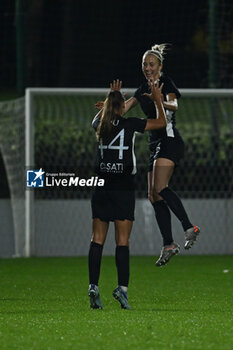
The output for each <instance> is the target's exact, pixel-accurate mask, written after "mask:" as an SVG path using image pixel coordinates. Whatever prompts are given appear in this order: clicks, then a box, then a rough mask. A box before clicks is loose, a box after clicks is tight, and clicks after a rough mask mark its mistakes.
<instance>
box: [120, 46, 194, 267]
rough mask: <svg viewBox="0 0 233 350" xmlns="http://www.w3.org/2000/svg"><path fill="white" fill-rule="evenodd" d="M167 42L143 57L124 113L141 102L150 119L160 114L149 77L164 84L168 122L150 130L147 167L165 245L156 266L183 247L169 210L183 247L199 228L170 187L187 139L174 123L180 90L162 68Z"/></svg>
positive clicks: (164, 102)
mask: <svg viewBox="0 0 233 350" xmlns="http://www.w3.org/2000/svg"><path fill="white" fill-rule="evenodd" d="M166 48H167V44H160V45H154V46H152V48H151V50H147V51H146V52H145V53H144V55H143V57H142V71H143V74H144V76H145V78H146V82H145V83H143V84H142V85H141V86H140V87H139V88H138V89H137V90H136V92H135V94H134V96H133V97H131V98H130V99H129V100H128V101H126V106H125V113H127V111H129V110H130V109H131V108H133V107H134V106H136V105H137V103H140V106H141V108H142V110H143V112H144V113H145V115H146V116H147V120H151V118H152V119H154V118H157V112H156V109H155V108H154V105H153V103H151V100H150V99H149V98H148V96H147V95H146V94H147V93H149V92H150V85H151V84H150V81H151V79H154V81H155V82H156V83H159V86H160V87H161V85H162V84H163V87H162V97H163V106H164V108H165V111H166V119H167V126H166V128H164V129H162V130H153V131H150V132H149V149H150V159H149V168H148V198H149V200H150V202H151V204H152V205H153V208H154V211H155V217H156V219H157V223H158V226H159V229H160V232H161V235H162V238H163V248H162V250H161V254H160V257H159V259H158V261H157V262H156V266H162V265H165V264H166V263H167V262H168V261H169V260H170V258H171V257H172V256H174V255H175V254H177V253H179V251H180V247H179V245H178V244H177V243H176V242H174V240H173V236H172V228H171V214H170V210H169V209H171V211H172V212H173V213H174V214H175V215H176V217H177V218H178V219H179V221H180V222H181V224H182V227H183V230H184V232H185V244H184V248H185V249H189V248H191V246H192V245H193V244H194V242H195V241H196V239H197V236H198V234H199V232H200V229H199V227H198V226H195V225H192V223H191V222H190V219H189V217H188V215H187V213H186V211H185V208H184V206H183V204H182V202H181V200H180V198H179V197H178V195H177V194H176V193H175V192H174V191H173V190H172V189H171V188H170V187H169V180H170V179H171V176H172V174H173V171H174V168H175V166H176V165H178V163H179V161H180V159H181V158H182V157H183V154H184V142H183V140H182V137H181V135H180V134H179V132H178V130H177V129H176V127H175V122H176V120H175V112H176V111H177V110H178V102H177V100H178V98H180V97H181V94H180V92H179V90H178V89H177V87H176V86H175V84H174V82H173V81H172V79H171V78H170V77H169V76H167V75H166V74H165V73H163V72H162V68H163V61H164V54H165V50H166Z"/></svg>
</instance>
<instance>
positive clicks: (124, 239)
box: [116, 237, 129, 246]
mask: <svg viewBox="0 0 233 350" xmlns="http://www.w3.org/2000/svg"><path fill="white" fill-rule="evenodd" d="M116 245H117V246H129V238H127V237H119V238H118V239H117V240H116Z"/></svg>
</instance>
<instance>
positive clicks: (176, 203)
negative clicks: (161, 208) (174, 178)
mask: <svg viewBox="0 0 233 350" xmlns="http://www.w3.org/2000/svg"><path fill="white" fill-rule="evenodd" d="M159 195H160V196H161V197H162V198H163V199H164V200H165V201H166V203H167V205H168V206H169V208H170V209H171V210H172V211H173V213H174V214H175V215H176V217H177V218H178V219H179V220H180V222H181V224H182V226H183V229H184V231H186V230H187V229H188V228H190V227H193V225H192V224H191V222H190V221H189V218H188V215H187V213H186V211H185V209H184V206H183V204H182V202H181V200H180V198H179V197H178V196H177V194H176V193H175V192H174V191H172V190H171V189H170V188H169V187H166V188H164V189H163V190H162V191H161V192H159Z"/></svg>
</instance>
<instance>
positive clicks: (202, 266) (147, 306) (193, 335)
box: [0, 256, 233, 350]
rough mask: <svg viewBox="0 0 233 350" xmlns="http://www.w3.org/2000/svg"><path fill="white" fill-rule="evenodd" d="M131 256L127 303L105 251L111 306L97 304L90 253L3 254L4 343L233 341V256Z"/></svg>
mask: <svg viewBox="0 0 233 350" xmlns="http://www.w3.org/2000/svg"><path fill="white" fill-rule="evenodd" d="M154 262H155V258H153V257H131V279H130V286H129V291H128V295H129V302H130V304H131V308H132V309H131V310H121V309H120V306H119V304H118V302H117V301H116V300H114V299H113V298H112V296H111V295H112V291H113V289H114V288H115V287H116V269H115V265H114V258H113V257H103V261H102V267H101V278H100V293H101V299H102V303H103V308H104V309H103V310H90V308H89V299H88V296H87V290H88V270H87V258H85V257H78V258H32V259H6V260H0V276H1V278H0V282H1V287H0V305H1V306H0V348H1V350H11V349H12V350H13V349H17V350H21V349H22V350H34V349H36V350H37V349H38V350H39V349H40V350H49V349H51V350H53V349H55V350H59V349H75V350H76V349H78V350H79V349H80V350H82V349H100V350H102V349H103V350H104V349H108V350H110V349H112V350H114V349H141V350H143V349H148V350H149V349H151V350H152V349H159V350H163V349H164V350H167V349H179V350H181V349H185V350H189V349H195V350H198V349H201V350H202V349H203V350H206V349H216V350H225V349H229V350H230V349H232V348H233V347H232V346H233V343H232V335H233V327H232V325H233V323H232V310H233V299H232V285H233V284H232V271H233V259H232V257H231V256H200V257H199V256H195V257H194V256H177V257H175V258H173V259H172V260H171V262H170V263H169V264H168V265H167V266H165V267H162V268H156V267H155V265H154Z"/></svg>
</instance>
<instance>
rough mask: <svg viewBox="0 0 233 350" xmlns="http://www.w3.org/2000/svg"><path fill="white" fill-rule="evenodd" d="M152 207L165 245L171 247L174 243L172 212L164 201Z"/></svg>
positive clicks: (155, 203) (157, 202)
mask: <svg viewBox="0 0 233 350" xmlns="http://www.w3.org/2000/svg"><path fill="white" fill-rule="evenodd" d="M152 205H153V207H154V211H155V217H156V220H157V223H158V226H159V229H160V232H161V235H162V237H163V245H169V244H171V243H172V242H173V237H172V225H171V213H170V210H169V208H168V206H167V204H166V203H165V202H164V201H163V200H161V201H156V202H154V203H153V204H152Z"/></svg>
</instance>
